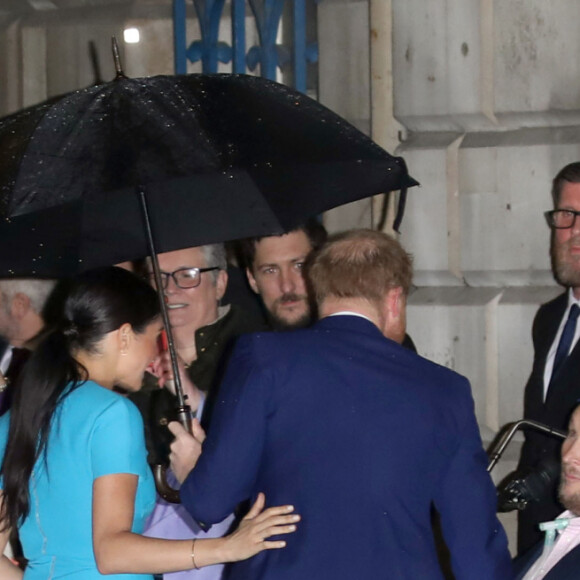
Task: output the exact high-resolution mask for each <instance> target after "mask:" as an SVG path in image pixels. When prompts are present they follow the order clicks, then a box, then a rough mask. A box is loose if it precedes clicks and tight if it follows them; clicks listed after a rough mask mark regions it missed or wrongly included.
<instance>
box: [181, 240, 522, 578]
mask: <svg viewBox="0 0 580 580" xmlns="http://www.w3.org/2000/svg"><path fill="white" fill-rule="evenodd" d="M307 275H308V277H309V280H310V282H311V284H312V287H313V291H314V295H315V298H316V301H317V304H318V308H319V313H320V316H321V320H320V321H319V322H318V323H316V324H315V325H314V326H312V327H310V328H308V329H303V330H297V331H294V332H288V333H266V334H254V335H248V336H245V337H242V338H241V339H240V340H239V341H238V344H237V346H236V349H235V351H234V354H233V356H232V358H231V359H230V363H229V368H228V371H227V372H226V376H225V379H224V382H223V383H222V387H221V390H220V394H219V397H218V399H219V402H218V404H217V407H216V410H215V415H214V418H213V422H212V424H211V428H210V430H209V434H208V437H207V439H206V440H205V442H204V444H203V453H202V455H201V458H200V459H199V461H198V463H197V465H196V466H195V469H193V471H191V472H189V468H190V467H192V463H193V462H194V460H195V452H194V449H195V442H193V441H192V439H191V438H190V436H188V435H187V434H186V432H185V431H184V430H183V429H182V428H180V426H177V425H176V424H172V425H171V427H172V431H173V432H174V433H176V434H177V440H176V442H174V444H173V446H172V450H173V457H172V459H173V461H172V466H173V468H174V470H175V473H176V475H177V477H178V478H179V479H180V480H181V481H183V485H182V488H181V498H182V502H183V504H184V506H185V507H186V508H187V509H188V510H189V511H190V512H191V514H192V515H193V516H194V518H196V519H197V520H198V521H199V522H203V523H204V524H212V523H213V522H217V521H220V520H221V519H223V517H224V516H225V515H227V514H228V513H231V511H232V510H233V509H234V508H235V506H236V505H238V504H239V503H240V502H241V501H243V500H245V499H248V498H253V497H255V496H256V494H257V493H258V492H260V491H263V492H265V494H266V498H267V500H268V503H269V504H271V505H276V504H285V503H291V504H293V505H294V506H295V508H296V511H297V513H299V514H301V516H302V520H301V523H300V525H299V528H298V531H297V532H296V534H293V535H292V537H291V538H288V539H287V547H286V548H285V549H283V550H273V551H265V552H263V553H262V554H260V555H259V556H257V557H255V558H252V559H250V560H248V561H246V562H239V563H236V564H233V565H232V566H231V568H230V570H229V576H226V577H227V578H235V579H244V580H248V579H252V580H305V579H308V580H320V579H327V578H328V579H329V580H343V579H344V580H353V579H362V580H371V579H375V578H388V579H393V580H394V579H408V580H419V579H420V580H430V579H433V580H435V579H437V580H441V579H442V578H443V575H442V572H441V570H440V567H439V564H438V559H437V554H436V548H435V544H434V540H433V534H432V528H431V517H430V514H431V510H432V507H434V508H435V509H436V510H437V511H438V513H439V516H440V520H441V526H442V529H443V533H444V535H445V540H446V542H447V545H448V548H449V551H450V556H451V565H452V567H453V571H454V573H455V576H456V578H457V580H471V579H473V580H482V579H483V578H485V579H486V580H495V579H497V580H500V579H501V580H503V579H508V578H509V577H510V574H511V564H510V560H509V554H508V551H507V539H506V536H505V533H504V531H503V529H502V527H501V525H500V524H499V522H498V520H497V518H496V516H495V505H496V494H495V489H494V487H493V484H492V482H491V480H490V478H489V476H488V474H487V473H486V464H487V460H486V456H485V453H484V451H483V449H482V445H481V440H480V437H479V432H478V428H477V423H476V420H475V415H474V411H473V400H472V397H471V393H470V388H469V383H468V381H467V380H466V379H465V378H463V377H461V376H459V375H457V374H456V373H454V372H452V371H450V370H449V369H446V368H443V367H440V366H438V365H436V364H434V363H432V362H429V361H427V360H425V359H423V358H421V357H419V356H418V355H416V354H415V353H413V352H411V351H409V350H408V349H405V348H403V347H402V346H401V344H400V342H401V341H402V340H403V337H404V335H405V305H406V296H407V293H408V290H409V287H410V285H411V277H412V269H411V260H410V257H409V256H408V254H406V252H405V251H404V250H403V249H402V248H401V246H400V245H399V243H398V242H396V241H395V240H393V239H392V238H390V237H389V236H386V235H385V234H382V233H379V232H374V231H371V230H359V231H352V232H348V233H346V234H342V235H340V236H337V237H334V238H333V239H331V240H330V241H329V242H328V243H327V244H326V245H325V246H323V248H322V249H321V250H320V251H319V252H317V253H316V254H315V256H314V257H313V259H312V261H311V264H310V265H309V266H308V268H307ZM188 441H191V446H190V449H191V451H192V453H191V455H188V452H187V447H188V445H187V444H188ZM184 450H185V452H184ZM188 472H189V474H188ZM285 539H286V538H285Z"/></svg>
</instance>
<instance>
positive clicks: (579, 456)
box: [560, 408, 580, 515]
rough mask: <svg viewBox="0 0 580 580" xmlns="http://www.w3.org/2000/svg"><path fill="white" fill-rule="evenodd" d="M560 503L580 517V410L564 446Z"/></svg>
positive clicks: (571, 424)
mask: <svg viewBox="0 0 580 580" xmlns="http://www.w3.org/2000/svg"><path fill="white" fill-rule="evenodd" d="M560 501H561V502H562V505H563V506H564V507H566V508H567V509H569V510H570V511H572V512H574V513H575V514H577V515H580V408H577V409H576V410H575V411H574V413H573V414H572V418H571V419H570V424H569V425H568V435H567V437H566V439H565V440H564V443H563V444H562V475H561V479H560Z"/></svg>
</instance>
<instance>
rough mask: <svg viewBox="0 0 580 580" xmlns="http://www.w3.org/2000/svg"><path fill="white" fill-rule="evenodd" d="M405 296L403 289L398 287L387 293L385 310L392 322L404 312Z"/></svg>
mask: <svg viewBox="0 0 580 580" xmlns="http://www.w3.org/2000/svg"><path fill="white" fill-rule="evenodd" d="M405 304H406V301H405V295H404V294H403V289H402V288H401V287H400V286H399V287H397V288H391V289H390V290H389V292H388V293H387V308H388V311H389V314H390V316H391V317H392V318H393V320H398V319H399V318H401V316H402V315H403V314H404V311H405Z"/></svg>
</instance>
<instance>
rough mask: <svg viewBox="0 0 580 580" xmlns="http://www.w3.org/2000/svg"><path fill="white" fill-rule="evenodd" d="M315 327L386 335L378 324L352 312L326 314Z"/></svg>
mask: <svg viewBox="0 0 580 580" xmlns="http://www.w3.org/2000/svg"><path fill="white" fill-rule="evenodd" d="M314 328H323V329H336V330H348V331H350V332H361V333H363V334H367V335H369V336H376V337H383V338H385V337H384V335H383V333H382V332H381V331H380V330H379V329H378V328H377V326H376V325H375V324H374V323H373V322H371V321H370V320H368V319H367V318H362V317H360V316H353V315H351V314H341V315H339V316H326V317H325V318H322V319H320V320H319V321H318V322H317V323H316V324H315V325H314Z"/></svg>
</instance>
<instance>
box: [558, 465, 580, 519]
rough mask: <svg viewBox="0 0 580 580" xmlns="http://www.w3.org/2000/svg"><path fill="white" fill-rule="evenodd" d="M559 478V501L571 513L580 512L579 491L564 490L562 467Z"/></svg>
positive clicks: (576, 513)
mask: <svg viewBox="0 0 580 580" xmlns="http://www.w3.org/2000/svg"><path fill="white" fill-rule="evenodd" d="M560 480H561V481H560V490H559V493H558V497H559V499H560V503H561V504H562V505H563V506H564V507H565V508H566V509H567V510H570V511H571V512H572V513H573V514H575V515H578V514H580V492H577V493H570V494H566V492H565V491H564V488H565V487H566V484H565V479H564V468H562V475H561V476H560Z"/></svg>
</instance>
